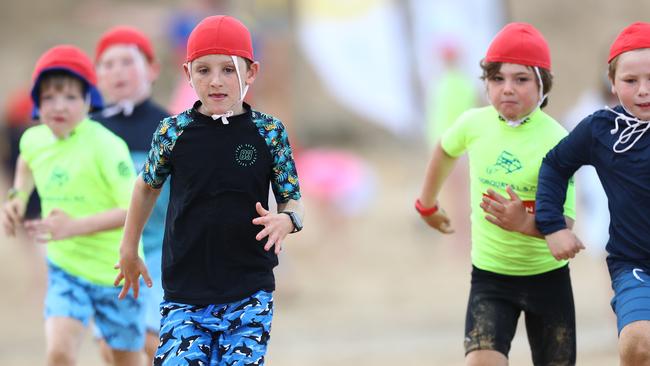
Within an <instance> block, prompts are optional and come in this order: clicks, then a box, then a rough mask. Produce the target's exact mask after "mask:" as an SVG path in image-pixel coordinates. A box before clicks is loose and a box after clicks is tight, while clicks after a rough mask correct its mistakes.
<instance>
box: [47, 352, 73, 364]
mask: <svg viewBox="0 0 650 366" xmlns="http://www.w3.org/2000/svg"><path fill="white" fill-rule="evenodd" d="M47 364H48V365H50V366H68V365H74V364H75V352H73V351H72V350H69V349H63V348H62V347H59V348H51V349H48V350H47Z"/></svg>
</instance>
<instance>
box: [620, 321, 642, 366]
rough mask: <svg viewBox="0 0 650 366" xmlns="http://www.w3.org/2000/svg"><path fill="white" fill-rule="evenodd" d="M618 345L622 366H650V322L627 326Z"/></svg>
mask: <svg viewBox="0 0 650 366" xmlns="http://www.w3.org/2000/svg"><path fill="white" fill-rule="evenodd" d="M618 343H619V346H618V350H619V354H620V357H621V362H622V365H650V321H639V322H634V323H631V324H629V325H627V326H626V327H625V328H623V330H622V331H621V335H620V339H619V342H618Z"/></svg>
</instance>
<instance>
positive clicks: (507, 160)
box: [487, 150, 521, 174]
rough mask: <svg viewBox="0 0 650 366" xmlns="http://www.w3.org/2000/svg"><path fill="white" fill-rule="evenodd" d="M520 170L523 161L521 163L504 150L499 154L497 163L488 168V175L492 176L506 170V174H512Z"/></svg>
mask: <svg viewBox="0 0 650 366" xmlns="http://www.w3.org/2000/svg"><path fill="white" fill-rule="evenodd" d="M519 169H521V161H519V159H517V157H516V156H514V155H513V154H511V153H509V152H507V151H505V150H504V151H502V152H501V154H499V157H498V158H497V162H496V163H495V164H494V165H492V166H489V167H488V168H487V173H488V174H492V173H496V172H497V171H499V170H504V171H505V172H506V174H510V173H512V172H516V171H517V170H519Z"/></svg>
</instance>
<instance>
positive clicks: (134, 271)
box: [113, 254, 153, 300]
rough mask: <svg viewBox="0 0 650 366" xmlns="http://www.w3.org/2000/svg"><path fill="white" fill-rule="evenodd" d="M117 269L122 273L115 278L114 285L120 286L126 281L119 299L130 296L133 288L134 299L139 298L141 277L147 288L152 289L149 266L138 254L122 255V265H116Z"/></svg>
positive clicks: (118, 296)
mask: <svg viewBox="0 0 650 366" xmlns="http://www.w3.org/2000/svg"><path fill="white" fill-rule="evenodd" d="M115 269H119V270H120V273H118V274H117V277H115V282H114V283H113V285H115V286H119V285H120V282H122V280H124V285H123V286H122V291H120V294H119V295H117V298H118V299H120V300H122V299H124V298H125V297H126V295H128V294H129V289H131V288H133V297H134V298H136V299H137V298H138V293H139V292H140V275H142V278H144V283H145V284H146V285H147V287H151V286H152V285H153V282H151V277H149V271H148V270H147V266H146V265H145V264H144V262H143V261H142V258H140V256H138V255H137V254H136V255H135V256H131V255H120V263H118V264H116V265H115Z"/></svg>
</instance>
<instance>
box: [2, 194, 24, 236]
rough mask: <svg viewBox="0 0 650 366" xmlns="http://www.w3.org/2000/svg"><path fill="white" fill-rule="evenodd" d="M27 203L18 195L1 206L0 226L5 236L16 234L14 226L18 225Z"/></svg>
mask: <svg viewBox="0 0 650 366" xmlns="http://www.w3.org/2000/svg"><path fill="white" fill-rule="evenodd" d="M26 208H27V204H26V203H25V201H24V200H23V199H21V198H20V197H14V198H12V199H10V200H9V201H7V202H5V204H4V206H2V227H3V228H4V231H5V234H7V236H16V228H17V227H19V226H20V223H21V221H23V216H24V215H25V209H26Z"/></svg>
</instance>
